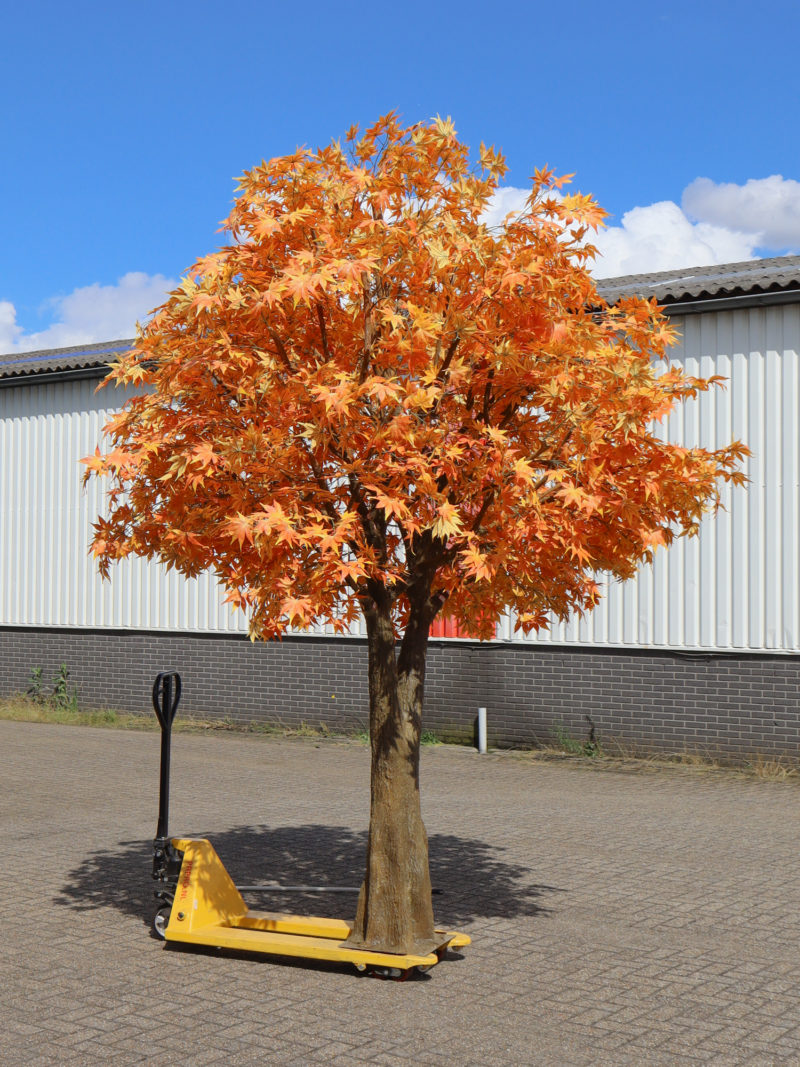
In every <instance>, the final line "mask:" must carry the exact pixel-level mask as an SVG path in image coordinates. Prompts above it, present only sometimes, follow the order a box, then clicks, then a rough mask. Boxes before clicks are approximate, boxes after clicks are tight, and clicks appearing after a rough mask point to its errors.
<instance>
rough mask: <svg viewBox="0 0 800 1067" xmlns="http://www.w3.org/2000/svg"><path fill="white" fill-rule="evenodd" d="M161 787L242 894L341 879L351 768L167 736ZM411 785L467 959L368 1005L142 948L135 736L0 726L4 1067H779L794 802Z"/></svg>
mask: <svg viewBox="0 0 800 1067" xmlns="http://www.w3.org/2000/svg"><path fill="white" fill-rule="evenodd" d="M173 770H174V776H173V789H172V796H173V811H172V820H171V821H172V829H173V831H175V832H180V833H187V834H204V835H208V836H209V837H210V838H211V839H212V840H213V842H214V844H215V846H216V847H217V849H218V851H219V852H220V855H221V856H222V857H223V859H224V861H225V862H226V864H227V866H228V868H229V870H230V871H231V873H232V874H233V876H234V877H235V878H236V879H237V880H239V881H240V882H243V883H253V882H257V881H262V880H266V879H271V878H278V879H279V880H283V881H285V882H289V883H292V884H298V883H306V882H309V883H324V882H329V883H331V884H354V883H355V882H357V881H358V880H359V878H360V873H361V865H362V860H363V849H364V842H365V832H366V826H367V815H368V797H367V787H368V771H369V766H368V753H367V750H366V748H365V747H363V746H360V745H358V744H355V743H334V742H330V743H328V742H325V743H319V744H315V743H313V742H302V741H284V740H274V739H266V738H259V737H236V736H234V737H219V736H214V737H209V736H188V735H177V736H176V738H175V741H174V753H173ZM422 773H423V806H424V811H425V817H426V822H427V826H428V831H429V837H430V844H431V867H432V872H433V880H434V883H435V884H436V885H437V887H438V888H439V889H441V893H440V894H439V895H438V896H437V897H436V907H437V913H438V918H439V921H440V922H442V923H444V924H447V925H448V926H452V927H456V928H462V929H465V930H467V931H468V932H470V933H471V934H472V935H473V938H474V945H473V946H472V947H471V948H470V949H468V950H466V951H465V952H464V953H463V954H462V955H463V958H461V959H459V958H452V959H449V960H447V961H445V962H444V963H442V964H441V965H440V966H439V967H437V968H436V969H435V970H434V971H433V972H432V973H431V974H430V975H429V976H426V978H422V977H420V979H419V980H415V981H410V982H406V983H403V984H397V983H390V982H375V981H370V980H368V979H364V978H361V977H359V976H358V975H357V974H356V973H355V972H354V971H353V972H350V971H348V970H346V969H341V968H336V967H318V968H314V967H307V966H302V965H297V964H292V963H288V962H281V961H272V962H268V961H267V962H265V961H262V960H259V959H242V958H234V957H230V956H225V955H217V954H201V953H195V952H183V951H180V950H177V951H176V950H169V949H165V947H164V946H163V945H161V944H159V943H158V942H155V941H153V940H152V939H151V938H150V937H148V929H147V927H148V923H149V918H150V914H151V910H152V884H151V882H150V879H149V866H150V848H151V838H152V834H153V832H154V829H155V816H156V802H157V798H156V790H157V783H158V738H157V736H156V735H155V734H136V733H126V732H117V731H110V730H109V731H104V730H91V729H86V728H70V727H57V726H41V725H33V724H19V723H5V722H3V723H0V834H1V835H2V857H3V859H2V866H1V867H0V871H2V873H0V881H2V885H3V900H4V902H6V907H7V908H8V907H9V906H10V914H11V915H12V916H13V921H10V922H7V923H6V924H5V926H4V934H3V949H2V953H0V1020H1V1024H0V1063H2V1064H3V1065H4V1067H5V1065H10V1067H14V1065H17V1064H36V1063H47V1064H61V1063H64V1064H82V1063H87V1064H91V1063H101V1062H113V1063H114V1064H134V1063H156V1062H159V1063H168V1064H182V1063H187V1064H188V1063H192V1064H217V1063H220V1064H225V1065H227V1067H230V1065H233V1064H243V1065H247V1064H260V1063H269V1064H310V1063H328V1064H334V1063H348V1062H349V1063H365V1064H379V1063H385V1064H393V1063H404V1062H416V1063H430V1064H438V1063H443V1064H444V1063H452V1064H456V1065H458V1067H462V1065H463V1067H469V1065H471V1064H475V1065H483V1064H492V1065H494V1064H513V1065H517V1064H522V1065H524V1064H544V1065H550V1067H552V1065H561V1064H567V1065H581V1064H586V1065H592V1067H594V1065H596V1064H612V1065H626V1064H631V1065H639V1064H650V1063H652V1064H676V1063H698V1064H701V1063H710V1064H762V1063H763V1064H800V952H798V936H797V915H798V914H799V913H800V854H799V853H798V849H797V830H796V827H797V809H798V803H799V802H800V787H798V785H796V784H794V783H791V782H788V783H779V782H775V783H770V782H766V783H762V782H754V781H749V780H744V779H741V778H737V777H736V776H734V775H729V774H716V775H711V776H708V775H703V774H698V773H695V772H692V773H688V772H687V773H679V772H661V773H658V774H653V773H643V774H635V773H612V772H603V773H597V772H595V771H594V770H591V769H586V768H585V767H582V766H576V765H572V764H568V763H560V764H544V765H543V764H536V763H533V762H531V761H526V760H525V759H521V758H517V757H515V756H513V755H510V754H503V755H491V754H490V755H489V756H487V757H480V756H478V755H477V754H475V753H473V752H471V751H470V750H467V749H457V748H449V747H435V748H429V749H428V748H426V749H425V750H424V753H423V758H422ZM265 906H270V905H268V904H267V903H266V902H265ZM272 906H274V907H276V908H279V909H281V910H283V909H286V910H291V909H293V908H297V909H298V910H311V909H313V910H320V911H324V910H325V908H326V905H325V904H321V902H320V898H319V897H315V898H313V899H311V900H309V899H307V898H303V897H298V898H296V899H292V900H286V899H284V898H280V901H275V902H273V904H272ZM353 906H354V900H353V901H350V900H349V898H348V899H343V898H341V897H337V898H336V899H335V900H331V901H329V902H328V904H327V908H328V909H329V910H330V911H331V913H333V914H336V913H339V914H342V915H343V916H344V917H346V918H347V917H349V914H348V913H349V911H351V910H352V908H353Z"/></svg>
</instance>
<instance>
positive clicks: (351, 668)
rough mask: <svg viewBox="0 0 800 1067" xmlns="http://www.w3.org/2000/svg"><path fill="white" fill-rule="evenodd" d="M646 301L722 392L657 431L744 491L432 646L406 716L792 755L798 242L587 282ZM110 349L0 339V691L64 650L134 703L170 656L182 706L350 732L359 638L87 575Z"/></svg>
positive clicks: (133, 569)
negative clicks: (769, 253) (608, 575)
mask: <svg viewBox="0 0 800 1067" xmlns="http://www.w3.org/2000/svg"><path fill="white" fill-rule="evenodd" d="M601 289H602V291H603V294H604V295H605V296H606V298H607V299H609V300H612V301H613V300H615V299H617V298H619V297H620V296H622V295H624V294H627V293H636V294H639V295H645V296H648V297H650V296H652V297H655V298H657V299H658V301H659V302H660V303H661V304H663V305H664V307H665V310H666V312H667V314H668V315H669V317H670V320H671V321H672V323H673V325H674V326H675V327H677V329H678V331H679V333H680V335H681V340H680V343H679V345H678V346H676V347H675V348H674V349H673V350H672V354H671V358H672V359H673V360H674V361H675V362H676V363H678V364H680V365H681V366H682V367H683V368H684V370H685V371H686V372H687V373H688V374H692V375H700V376H703V377H708V376H710V375H715V374H719V375H722V376H723V377H725V378H726V379H728V385H727V387H726V388H725V389H724V390H722V389H717V390H714V391H712V392H710V393H708V394H704V395H703V396H701V397H700V398H699V399H698V400H696V401H692V402H690V403H689V404H688V405H686V406H684V407H683V408H681V409H679V410H678V411H677V412H675V413H674V414H673V416H671V418H670V420H669V423H668V425H666V426H665V427H664V433H665V434H666V435H667V437H668V438H669V439H670V440H673V441H677V442H680V443H683V444H686V445H689V446H691V445H702V446H704V447H708V448H714V447H717V446H720V445H722V444H726V443H728V442H729V441H730V440H731V439H732V438H739V439H741V440H743V441H744V442H745V443H746V444H747V445H748V446H749V447H750V449H751V451H752V457H751V459H750V460H749V462H748V466H747V474H748V477H749V479H750V484H749V486H748V487H747V489H742V488H738V489H737V488H734V489H726V491H725V506H726V510H725V511H724V512H721V513H720V514H719V515H718V516H717V517H716V518H713V519H709V520H708V521H706V522H704V524H703V526H702V529H701V533H700V536H699V537H698V538H696V539H693V540H691V541H679V542H677V543H676V544H675V545H674V546H673V547H672V548H670V549H669V550H668V551H663V550H662V551H659V553H658V556H657V559H656V562H655V564H654V565H652V566H648V567H643V568H642V569H641V571H640V573H639V575H638V576H637V578H636V579H634V580H632V581H630V582H628V583H625V584H624V585H620V584H617V583H611V584H609V585H608V586H607V587H606V588H605V595H604V598H603V601H602V602H601V605H600V606H599V607H598V608H597V609H596V611H595V612H594V613H593V614H592V615H591V616H589V617H588V618H586V619H583V620H577V619H575V620H571V621H569V622H567V623H557V622H556V623H554V624H553V626H552V627H551V628H550V630H549V631H547V632H542V633H539V634H538V635H535V636H531V637H529V638H523V637H522V636H521V635H517V634H514V632H513V624H512V620H507V621H505V622H504V623H503V625H501V626H500V627H499V628H498V633H497V636H496V639H495V640H494V641H492V642H488V643H483V644H481V643H479V642H477V641H473V640H470V639H465V638H461V637H458V636H450V634H451V631H450V629H449V627H448V626H447V625H446V624H440V625H439V628H438V630H437V636H435V637H434V638H433V639H432V644H431V651H430V658H429V673H428V681H427V686H426V717H427V722H426V725H427V726H429V727H430V728H433V729H437V730H439V731H442V732H444V733H446V734H450V735H453V736H456V735H458V736H465V735H468V734H470V733H471V730H472V722H473V719H474V716H475V713H476V709H477V708H478V706H486V707H487V708H488V714H489V737H490V742H492V743H495V744H500V743H506V744H508V743H530V742H533V741H544V740H551V739H552V738H554V737H555V736H560V737H562V738H567V737H568V738H572V739H574V740H575V741H584V740H586V739H587V738H588V737H589V734H590V731H591V730H594V734H595V736H596V737H597V738H598V739H599V740H600V742H601V743H602V744H604V745H606V746H607V747H609V748H611V747H613V745H614V744H620V745H622V746H623V747H625V748H627V749H628V750H635V749H639V750H646V751H655V750H661V751H682V750H689V751H699V752H703V753H708V754H715V755H730V756H737V757H753V756H755V755H757V754H759V753H760V754H762V755H764V756H767V757H772V756H776V755H789V756H795V755H796V754H797V753H798V745H799V744H800V721H799V720H800V715H799V714H798V709H799V708H800V573H799V572H800V564H799V561H798V534H800V484H799V482H800V430H799V429H798V412H799V411H800V368H798V353H799V352H800V256H785V257H780V258H777V259H767V260H756V261H751V262H746V263H736V264H727V265H723V266H717V267H700V268H695V269H691V268H689V269H684V270H681V271H669V272H664V273H659V274H650V275H643V276H637V277H628V278H617V279H611V280H607V281H603V282H602V283H601ZM129 344H130V342H129V341H128V342H125V341H116V342H112V343H109V344H102V345H88V346H82V347H78V348H67V349H60V350H56V351H54V350H49V351H42V352H31V353H28V354H26V355H17V356H7V357H3V356H0V460H1V462H2V475H1V476H0V545H1V546H2V554H1V555H0V694H9V693H12V692H17V691H24V690H25V689H26V688H27V686H28V684H29V680H30V676H31V672H32V671H33V670H34V669H35V668H38V667H41V668H42V671H43V676H44V678H45V679H50V678H52V677H53V676H54V675H55V674H56V673H57V671H58V669H59V666H60V664H62V663H64V664H66V665H67V667H68V669H69V671H70V675H71V678H72V680H73V681H74V682H75V683H76V684H77V686H78V690H79V695H80V700H81V703H82V704H83V705H84V706H86V707H113V708H117V709H130V710H137V711H138V710H145V709H146V708H147V706H148V693H149V689H150V687H151V685H152V680H153V677H154V675H155V674H156V673H157V672H158V671H160V670H164V669H176V670H179V671H180V672H181V674H182V675H183V678H184V686H185V688H184V702H183V707H184V708H185V710H186V711H187V712H192V713H195V714H197V715H202V716H205V717H213V716H219V717H229V718H231V719H234V720H265V721H272V722H278V723H283V724H285V725H290V726H297V725H299V724H300V723H305V724H308V725H313V726H317V725H319V724H320V723H322V724H325V725H326V726H328V727H330V728H332V729H335V728H342V727H347V728H352V727H353V726H357V725H359V724H365V723H366V720H367V677H366V647H365V641H364V638H363V635H361V634H360V633H359V632H354V633H353V634H352V635H351V636H348V637H340V636H338V637H337V636H334V635H333V634H331V633H326V632H325V631H324V630H322V629H320V630H319V631H315V632H313V633H304V634H297V635H292V636H290V637H287V638H285V639H284V640H283V641H282V642H272V643H268V644H258V645H252V644H251V643H250V641H249V640H248V638H247V635H246V624H245V621H244V619H243V618H242V617H241V616H240V615H236V614H233V613H231V611H230V609H229V607H228V606H227V605H223V603H222V597H221V595H220V591H219V587H218V586H217V585H216V582H215V581H214V579H213V578H212V577H211V576H210V575H204V576H201V577H200V578H198V579H196V580H191V581H188V580H185V579H183V578H181V577H179V576H178V575H176V574H175V573H170V574H167V573H166V571H165V569H164V568H163V567H161V566H160V565H156V564H151V563H146V562H144V561H142V560H127V561H125V562H124V563H123V564H120V565H119V566H118V567H117V568H116V569H115V571H114V573H113V576H112V580H111V581H110V582H102V581H101V580H100V578H99V576H98V575H97V573H96V569H95V566H94V563H93V562H92V560H91V558H90V557H89V556H88V552H87V549H88V544H89V541H90V526H91V522H92V520H93V519H94V517H95V516H96V515H97V514H98V513H99V512H100V511H101V510H102V506H103V501H102V496H101V493H100V487H99V485H98V484H97V483H96V481H95V483H94V484H92V485H90V486H89V487H88V489H86V490H84V489H82V488H81V469H80V465H79V460H80V458H81V457H83V456H86V455H88V454H89V453H91V452H93V451H94V448H95V445H96V444H97V443H98V442H99V441H100V439H101V435H102V427H103V425H104V424H105V422H106V421H107V419H108V417H109V416H110V414H111V413H112V412H113V411H115V410H117V409H118V408H119V406H120V405H121V404H122V403H123V402H124V400H125V399H126V396H127V395H128V394H126V393H125V391H124V390H122V389H118V388H117V389H115V388H112V387H109V388H106V389H102V390H100V391H99V392H98V391H97V386H98V384H99V383H100V381H101V380H102V378H103V377H104V376H105V374H106V372H107V365H108V363H109V362H110V361H112V360H113V359H114V358H116V357H117V356H118V355H119V354H120V352H122V351H124V350H125V349H126V348H127V347H128V346H129Z"/></svg>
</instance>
